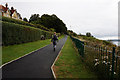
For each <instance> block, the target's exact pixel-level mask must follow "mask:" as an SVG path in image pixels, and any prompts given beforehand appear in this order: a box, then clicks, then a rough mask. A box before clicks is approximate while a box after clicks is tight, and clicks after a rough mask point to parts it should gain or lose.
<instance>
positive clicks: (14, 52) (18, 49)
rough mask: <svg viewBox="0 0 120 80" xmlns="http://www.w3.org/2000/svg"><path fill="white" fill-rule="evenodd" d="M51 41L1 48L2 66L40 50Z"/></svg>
mask: <svg viewBox="0 0 120 80" xmlns="http://www.w3.org/2000/svg"><path fill="white" fill-rule="evenodd" d="M63 37H64V35H62V36H60V37H59V39H61V38H63ZM50 42H51V39H46V40H39V41H35V42H29V43H24V44H18V45H10V46H3V47H2V64H4V63H7V62H9V61H11V60H14V59H17V58H18V57H21V56H24V55H25V54H28V53H30V52H32V51H34V50H37V49H39V48H42V47H44V46H46V45H48V44H50Z"/></svg>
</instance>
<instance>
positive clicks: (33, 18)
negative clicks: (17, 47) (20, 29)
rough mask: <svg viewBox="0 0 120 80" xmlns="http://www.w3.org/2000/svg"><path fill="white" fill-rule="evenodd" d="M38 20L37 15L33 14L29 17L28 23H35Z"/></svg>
mask: <svg viewBox="0 0 120 80" xmlns="http://www.w3.org/2000/svg"><path fill="white" fill-rule="evenodd" d="M38 19H39V14H33V15H31V17H30V19H29V22H31V21H37V20H38Z"/></svg>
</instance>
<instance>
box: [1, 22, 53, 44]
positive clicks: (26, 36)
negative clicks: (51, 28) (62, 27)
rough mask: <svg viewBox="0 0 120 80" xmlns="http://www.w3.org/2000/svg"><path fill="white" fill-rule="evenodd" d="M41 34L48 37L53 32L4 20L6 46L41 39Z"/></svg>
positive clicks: (4, 41) (3, 35) (3, 41)
mask: <svg viewBox="0 0 120 80" xmlns="http://www.w3.org/2000/svg"><path fill="white" fill-rule="evenodd" d="M41 35H44V37H45V38H46V39H48V38H51V36H52V32H48V31H44V30H41V29H38V28H34V27H29V26H24V25H20V24H15V23H9V22H4V21H2V44H3V45H5V46H6V45H13V44H20V43H26V42H32V41H36V40H40V39H41Z"/></svg>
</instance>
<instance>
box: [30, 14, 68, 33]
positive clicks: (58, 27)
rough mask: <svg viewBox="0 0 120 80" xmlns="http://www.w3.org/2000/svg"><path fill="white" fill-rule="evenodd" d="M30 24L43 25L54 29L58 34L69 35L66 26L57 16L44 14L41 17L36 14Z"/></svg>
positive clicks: (31, 18)
mask: <svg viewBox="0 0 120 80" xmlns="http://www.w3.org/2000/svg"><path fill="white" fill-rule="evenodd" d="M29 22H31V23H33V24H41V25H43V26H45V27H47V28H48V29H50V28H53V29H54V30H55V31H56V32H57V33H67V27H66V25H65V24H64V23H63V21H62V20H60V19H59V18H58V17H57V16H56V15H55V14H53V15H48V14H43V15H42V16H41V17H39V15H36V14H34V15H32V16H31V17H30V20H29Z"/></svg>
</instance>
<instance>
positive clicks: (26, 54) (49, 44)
mask: <svg viewBox="0 0 120 80" xmlns="http://www.w3.org/2000/svg"><path fill="white" fill-rule="evenodd" d="M49 45H50V44H49ZM47 46H48V45H46V46H44V47H47ZM44 47H42V48H44ZM42 48H39V49H36V50H34V51H31V52H29V53H28V54H25V55H24V56H21V57H18V58H16V59H14V60H11V61H9V62H7V63H5V64H3V65H1V66H0V68H2V67H3V66H5V65H7V64H10V63H12V62H14V61H17V60H19V59H22V58H23V57H25V56H28V55H30V54H32V53H33V52H36V51H38V50H40V49H42Z"/></svg>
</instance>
